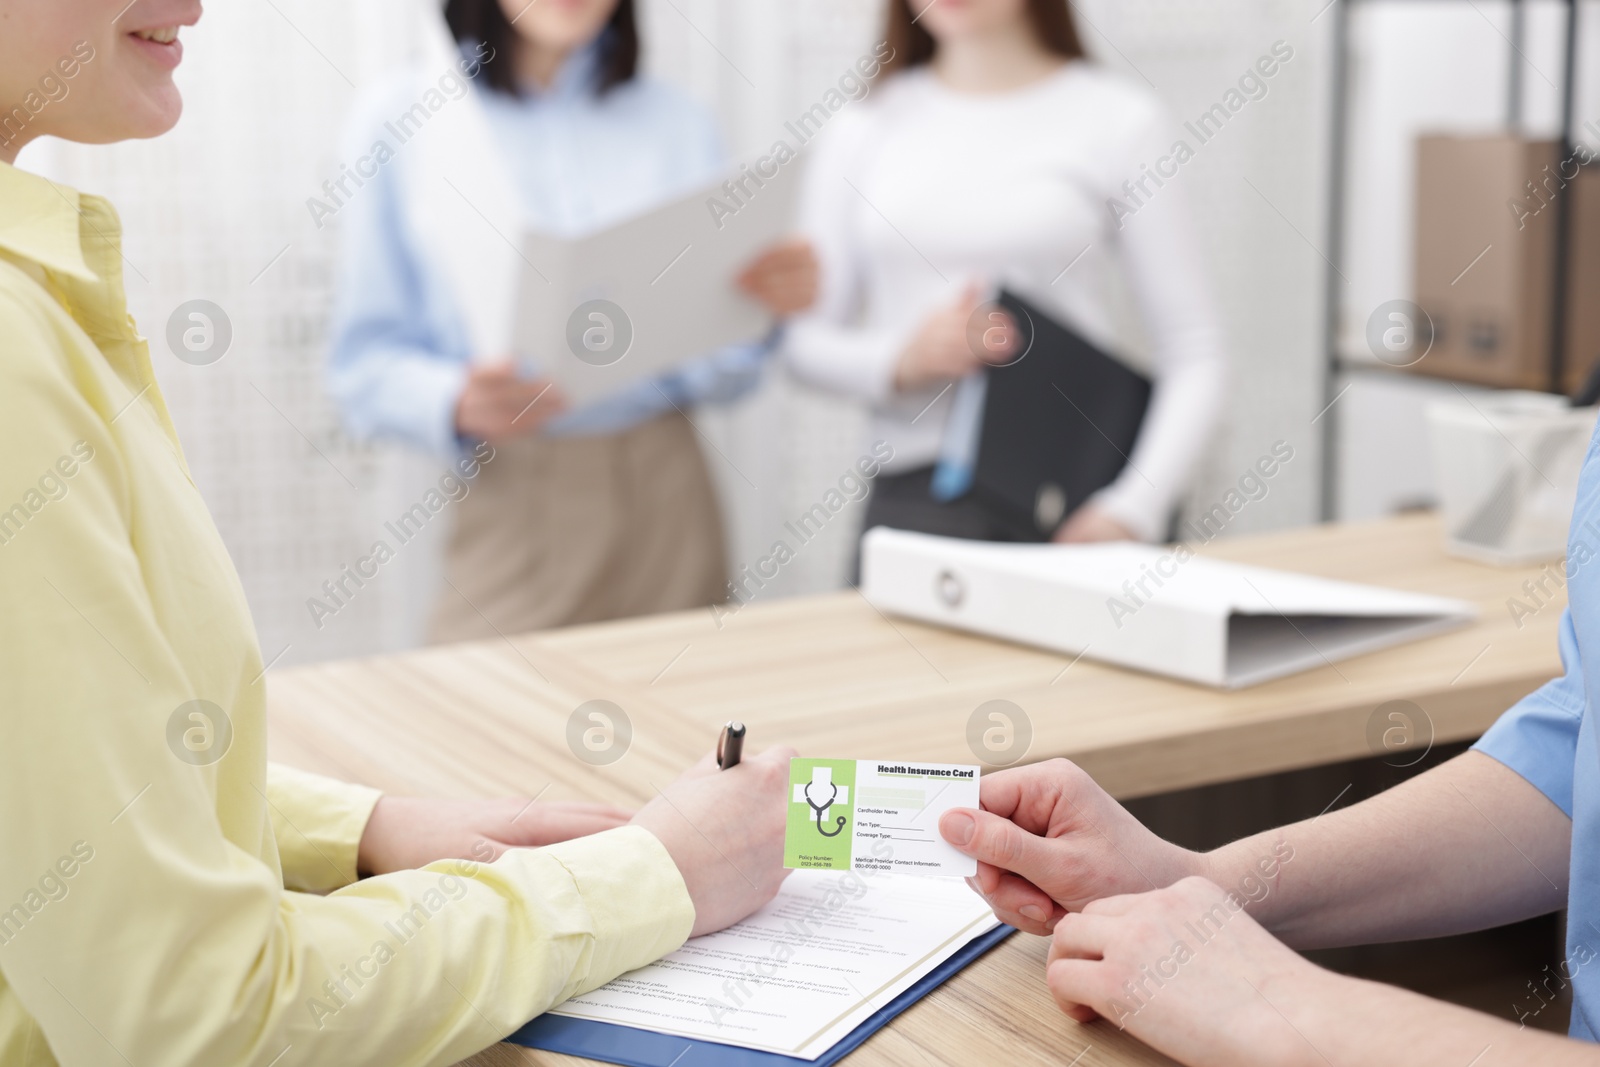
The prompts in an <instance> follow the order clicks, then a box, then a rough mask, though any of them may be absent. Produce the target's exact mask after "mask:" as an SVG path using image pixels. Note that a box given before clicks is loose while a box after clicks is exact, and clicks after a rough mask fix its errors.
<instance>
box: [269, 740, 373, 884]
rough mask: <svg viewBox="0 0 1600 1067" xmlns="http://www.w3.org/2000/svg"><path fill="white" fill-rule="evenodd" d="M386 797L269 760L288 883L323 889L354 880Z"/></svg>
mask: <svg viewBox="0 0 1600 1067" xmlns="http://www.w3.org/2000/svg"><path fill="white" fill-rule="evenodd" d="M381 795H382V794H381V793H379V792H378V791H377V790H376V789H369V788H367V787H366V786H364V785H353V784H351V783H349V782H340V781H336V780H334V779H332V778H323V777H321V776H320V775H315V774H308V773H307V772H305V771H297V770H294V769H293V768H291V767H285V766H282V765H281V764H277V763H269V764H268V765H267V802H268V803H269V804H270V805H271V807H272V836H273V837H274V838H276V839H277V843H278V862H279V863H281V864H282V865H283V884H284V886H285V887H287V888H289V889H296V890H300V891H302V892H307V893H323V892H327V891H328V890H330V889H338V888H339V887H341V886H347V885H349V884H350V883H351V882H354V881H355V880H356V877H357V875H356V852H357V850H358V848H359V847H360V845H361V835H362V833H363V832H365V830H366V828H367V820H368V819H369V818H371V817H372V809H373V807H374V806H375V805H376V804H377V803H378V798H379V797H380V796H381Z"/></svg>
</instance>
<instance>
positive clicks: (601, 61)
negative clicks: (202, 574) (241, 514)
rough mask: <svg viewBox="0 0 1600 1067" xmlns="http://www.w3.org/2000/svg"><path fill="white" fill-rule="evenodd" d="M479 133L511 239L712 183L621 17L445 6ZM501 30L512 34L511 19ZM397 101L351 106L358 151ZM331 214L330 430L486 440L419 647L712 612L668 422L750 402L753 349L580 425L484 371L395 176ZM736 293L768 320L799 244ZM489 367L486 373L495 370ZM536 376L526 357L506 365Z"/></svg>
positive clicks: (599, 407)
mask: <svg viewBox="0 0 1600 1067" xmlns="http://www.w3.org/2000/svg"><path fill="white" fill-rule="evenodd" d="M446 19H447V21H448V22H449V24H450V28H451V31H452V32H453V34H454V35H455V37H456V39H457V41H458V42H460V43H461V44H462V46H463V49H464V50H466V51H467V53H468V54H470V55H479V56H482V57H483V59H484V62H483V64H482V69H481V71H478V72H477V76H476V82H477V84H478V85H479V87H480V88H481V89H485V90H487V91H485V92H483V93H481V97H482V103H483V108H484V112H485V117H486V119H487V122H488V125H489V128H490V131H491V133H492V135H493V136H494V139H495V142H496V146H497V148H498V150H499V152H500V154H501V156H502V157H503V160H504V163H505V165H506V167H507V169H508V171H509V173H510V175H511V177H512V180H513V182H514V184H515V185H516V188H517V192H518V194H519V196H520V198H521V202H522V207H523V210H524V211H525V212H526V216H527V218H528V221H529V223H530V224H531V225H532V226H534V227H535V228H537V229H539V230H542V231H544V232H546V233H551V234H555V235H558V236H576V235H580V234H583V233H587V232H590V231H593V230H597V229H601V228H604V227H606V226H608V225H611V224H613V223H616V222H619V221H622V220H624V219H626V218H628V217H630V216H633V215H636V214H639V213H641V212H643V211H646V210H648V209H650V208H652V207H655V206H657V205H658V204H660V203H662V202H664V201H667V200H670V199H672V198H674V197H677V196H680V195H683V194H685V193H687V192H690V191H691V190H693V189H695V188H697V187H700V186H703V185H705V184H707V183H709V182H712V181H713V180H715V179H718V178H721V177H724V176H725V173H726V170H727V157H726V155H725V153H724V150H723V147H722V143H721V138H720V137H719V135H718V133H717V129H716V124H715V121H714V119H713V118H712V116H711V115H710V114H709V113H708V111H707V110H706V109H705V108H703V107H702V106H701V105H699V104H698V103H696V102H695V101H693V100H692V99H690V98H689V97H687V96H686V95H684V94H682V93H680V92H678V91H676V90H674V89H672V88H669V87H667V86H665V85H662V84H660V83H658V82H655V81H652V80H650V79H647V78H644V77H641V76H638V75H637V74H636V72H635V68H636V66H637V61H638V51H639V45H638V34H637V27H636V24H635V15H634V7H633V0H539V3H537V4H533V5H529V4H526V0H450V2H449V3H448V4H447V6H446ZM513 20H515V21H514V22H513ZM412 92H414V88H413V86H412V85H411V84H410V83H409V82H407V83H405V84H395V85H393V86H390V87H388V88H386V89H383V90H380V91H377V92H374V93H372V94H370V95H369V96H368V97H367V98H366V99H365V100H363V101H362V103H361V105H360V106H359V107H358V110H357V114H356V117H355V120H354V122H353V126H352V132H353V135H354V136H353V140H354V141H355V142H356V143H368V144H370V143H371V142H372V140H373V135H374V134H376V133H378V132H379V131H381V129H382V127H383V124H384V122H385V119H386V117H388V116H392V115H394V114H398V113H401V112H403V111H404V110H405V108H406V106H407V104H408V103H410V102H411V101H410V99H409V94H411V93H412ZM400 162H401V165H390V166H386V167H383V168H380V170H379V172H378V174H377V176H376V177H375V178H374V179H372V180H371V181H369V182H367V183H366V184H365V186H364V187H363V188H362V190H361V193H360V195H359V196H356V197H352V198H351V200H350V202H349V203H348V205H346V206H345V208H344V209H343V210H342V212H341V218H340V224H341V225H342V226H343V227H344V235H343V240H344V254H343V261H342V266H341V278H340V295H339V300H338V304H337V307H336V310H335V322H334V344H333V351H332V356H331V361H330V369H329V370H330V385H331V388H332V391H333V394H334V396H335V398H336V400H337V401H338V403H339V406H340V408H341V410H342V412H343V416H344V420H345V423H346V425H347V427H348V428H349V429H350V431H351V432H352V433H354V434H355V435H357V436H359V437H389V438H396V439H400V440H403V441H407V442H410V443H412V444H414V445H416V446H418V447H421V448H424V449H427V450H429V451H431V452H434V453H436V454H440V455H453V453H454V452H455V451H456V450H457V449H459V448H461V447H463V446H464V445H466V444H468V443H470V442H477V441H486V442H488V443H489V444H490V445H491V446H492V451H487V452H482V453H481V454H488V455H492V456H493V458H492V460H490V461H489V462H487V463H484V464H482V466H481V469H480V472H479V474H478V475H477V477H476V479H475V481H474V484H473V491H472V492H471V494H469V495H468V496H467V498H466V499H464V500H463V501H461V503H460V504H459V505H458V506H457V508H456V516H455V518H456V525H455V529H454V533H453V534H452V537H451V542H450V547H449V551H448V557H447V561H446V575H447V577H448V579H449V586H450V588H448V589H447V590H446V593H445V596H444V598H443V599H442V601H441V602H440V605H439V608H438V611H437V612H436V615H435V619H434V625H433V637H434V639H435V640H460V639H468V638H473V637H491V636H494V634H495V633H496V632H497V631H500V632H506V633H512V632H518V631H525V630H531V629H540V628H543V627H547V626H555V625H562V624H566V623H571V622H582V621H592V620H598V619H605V618H615V617H620V616H626V615H636V614H647V613H651V612H656V611H666V610H673V609H679V608H688V607H694V606H698V605H701V604H708V603H712V602H714V601H716V600H718V599H720V598H721V597H722V596H723V595H724V594H725V587H726V585H725V583H726V579H727V574H726V566H727V564H726V559H725V551H724V547H723V535H722V524H721V515H720V511H719V509H718V506H717V502H716V497H715V494H714V491H713V488H712V485H711V479H710V475H709V472H708V470H707V469H706V464H705V460H704V458H703V456H702V454H701V452H700V448H699V445H698V443H697V441H696V440H695V434H694V430H693V427H692V426H691V425H690V423H689V421H688V419H687V416H686V414H685V412H686V411H687V410H688V409H690V408H691V407H693V406H694V405H697V404H701V403H708V402H727V401H732V400H735V399H737V398H739V397H741V396H743V395H744V394H746V393H747V392H749V391H750V390H751V389H753V388H754V387H755V385H756V384H757V382H758V380H759V377H760V374H761V372H762V368H763V366H764V364H765V362H766V359H767V356H768V353H769V350H770V348H771V345H770V343H767V342H762V343H753V344H748V345H741V346H734V347H730V348H727V349H724V350H721V351H719V352H715V353H712V354H710V355H708V356H706V357H704V358H703V359H701V360H699V361H698V362H695V363H691V364H689V365H687V366H685V367H684V368H682V369H680V370H679V371H677V372H675V373H673V374H670V375H668V376H665V377H663V378H660V379H657V380H654V381H645V382H639V383H636V384H635V385H634V386H632V387H629V388H626V389H624V390H623V391H621V392H618V393H616V394H614V395H612V396H609V397H606V398H604V399H603V400H601V401H598V402H595V403H593V404H591V405H588V406H586V407H583V408H581V409H578V410H573V411H567V410H564V408H563V405H562V402H561V401H560V400H559V397H558V396H557V394H555V393H554V392H551V393H546V392H545V387H546V385H547V383H545V382H543V381H536V380H528V379H526V378H525V377H523V376H521V375H519V374H518V372H517V371H516V369H515V367H514V366H513V364H512V362H511V359H510V356H509V354H506V358H505V359H504V360H503V361H496V362H489V363H485V362H484V361H483V360H481V359H479V358H477V357H480V356H482V355H484V354H483V353H476V352H473V351H472V346H471V342H470V341H469V338H468V332H467V329H466V325H465V322H464V320H463V317H462V314H461V313H460V310H459V309H458V308H457V307H456V306H454V302H453V300H452V299H451V296H450V291H449V289H448V287H447V286H446V284H445V283H444V279H443V278H442V277H441V276H440V271H439V270H438V269H437V268H436V267H435V266H434V264H433V263H432V262H431V260H430V257H428V256H427V255H426V254H425V253H424V250H423V247H422V242H421V240H420V239H419V236H418V232H417V227H416V226H415V225H414V224H413V220H412V219H410V218H408V211H410V210H414V209H413V208H411V207H410V203H411V202H410V201H408V199H407V197H406V195H405V189H404V183H405V182H406V181H407V170H406V167H405V166H404V165H403V162H404V161H403V160H402V161H400ZM740 285H741V287H742V288H744V290H745V291H746V292H747V293H748V294H749V295H750V296H752V297H754V298H755V299H757V300H759V301H760V302H761V303H763V304H764V305H766V307H767V308H768V309H769V310H771V311H772V312H773V313H774V314H775V315H778V316H782V315H785V314H788V313H790V312H793V311H796V310H799V309H801V308H803V307H805V306H807V305H808V304H809V303H810V302H811V299H812V296H813V294H814V291H815V263H814V260H813V258H812V256H811V253H810V250H809V247H808V246H806V245H805V244H803V243H799V242H795V243H786V244H782V245H779V246H776V247H774V248H773V249H770V250H769V251H768V252H767V253H766V254H764V255H763V256H761V257H759V258H758V259H757V260H756V261H755V262H754V263H753V264H751V266H750V268H749V269H748V270H747V271H746V272H745V273H744V275H743V276H742V278H741V279H740ZM491 355H495V356H498V355H500V354H498V353H494V354H491ZM519 355H523V356H528V357H531V358H532V359H533V360H534V361H535V362H537V360H538V359H539V357H540V353H519Z"/></svg>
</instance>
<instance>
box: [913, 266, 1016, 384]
mask: <svg viewBox="0 0 1600 1067" xmlns="http://www.w3.org/2000/svg"><path fill="white" fill-rule="evenodd" d="M982 295H983V288H982V287H981V286H980V285H979V284H978V283H977V282H969V283H968V284H967V287H966V288H965V289H963V290H962V291H961V295H960V296H959V297H957V298H956V299H955V300H954V301H953V302H951V303H949V304H946V305H944V306H943V307H941V308H939V309H937V310H935V311H934V312H933V313H932V314H931V315H929V316H928V317H927V318H925V319H923V320H922V326H921V327H920V328H919V329H918V330H917V332H916V333H915V334H914V335H913V336H912V338H911V340H910V342H909V343H907V345H906V346H905V348H903V349H901V351H900V359H899V362H898V363H896V364H895V372H894V384H895V388H897V389H917V388H920V387H922V386H926V385H932V384H934V383H937V382H944V381H950V380H951V379H954V378H965V377H966V376H967V375H969V374H971V373H973V372H974V371H977V370H979V369H981V368H982V367H983V366H984V365H985V364H988V363H1003V362H1005V361H1006V359H1007V358H1008V357H1009V356H1010V354H1011V351H1012V348H1013V347H1014V345H1015V342H1016V337H1017V330H1016V327H1015V325H1014V324H1013V323H1012V321H1011V317H1010V316H1009V315H1007V314H1006V313H1005V312H1004V311H1002V310H1000V309H999V308H995V309H994V310H993V311H992V312H991V313H990V316H991V317H992V318H993V319H994V322H993V324H992V326H984V327H983V328H981V329H974V324H973V322H972V314H973V312H975V311H977V310H978V308H979V307H980V306H982V304H983V301H982V300H981V299H980V297H981V296H982Z"/></svg>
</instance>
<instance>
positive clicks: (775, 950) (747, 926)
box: [554, 871, 1000, 1060]
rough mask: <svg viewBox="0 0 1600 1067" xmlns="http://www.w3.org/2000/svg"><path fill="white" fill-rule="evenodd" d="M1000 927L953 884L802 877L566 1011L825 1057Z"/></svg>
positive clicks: (886, 877)
mask: <svg viewBox="0 0 1600 1067" xmlns="http://www.w3.org/2000/svg"><path fill="white" fill-rule="evenodd" d="M999 924H1000V923H999V920H998V919H996V918H995V917H994V914H993V913H992V912H991V911H990V910H989V907H988V905H986V904H985V903H984V902H983V901H982V899H980V898H979V897H978V896H977V894H975V893H973V892H972V890H971V889H969V888H967V886H966V884H965V883H964V882H959V881H955V880H953V879H943V878H917V877H913V876H906V875H896V874H879V873H872V872H866V871H846V872H843V873H835V872H828V871H796V872H795V873H794V874H792V875H790V876H789V878H788V880H787V881H786V882H784V885H783V889H782V890H781V891H780V892H779V893H778V896H777V897H776V898H775V899H774V900H773V901H772V903H771V904H769V905H767V906H766V907H765V908H763V909H762V910H761V911H759V912H757V913H756V914H755V915H753V916H751V917H750V918H748V919H746V920H745V921H744V922H741V923H738V924H736V925H734V926H731V927H729V928H728V929H726V930H723V931H721V932H719V933H715V934H708V935H707V936H705V937H697V938H695V939H694V940H692V941H690V942H689V943H688V944H686V945H684V946H683V947H682V948H681V949H679V950H678V951H677V952H674V953H672V954H671V955H669V956H666V957H664V958H663V959H661V960H659V961H657V962H656V963H652V964H650V965H649V966H647V967H642V968H640V969H639V970H637V971H633V972H630V973H628V974H625V975H623V976H621V977H620V978H617V979H616V980H615V981H613V982H611V983H609V984H608V985H605V986H602V987H601V988H599V989H596V990H595V991H594V992H592V993H587V994H584V995H583V996H578V997H574V998H572V999H571V1000H569V1001H567V1002H566V1003H565V1004H563V1005H561V1006H560V1007H559V1008H556V1009H554V1013H555V1014H557V1015H567V1016H572V1017H574V1018H579V1019H595V1020H599V1021H601V1022H608V1023H617V1024H619V1025H622V1026H632V1027H637V1028H640V1029H645V1030H654V1031H656V1032H658V1033H665V1034H676V1035H678V1036H680V1037H686V1038H693V1039H695V1040H702V1041H714V1042H718V1043H720V1044H724V1045H739V1046H742V1047H744V1048H752V1049H761V1050H764V1051H767V1052H776V1053H780V1054H782V1055H785V1056H796V1057H799V1058H801V1059H807V1060H814V1059H816V1058H817V1057H818V1056H821V1055H822V1054H823V1053H824V1052H826V1051H827V1050H828V1049H829V1048H831V1047H832V1046H833V1045H834V1044H835V1043H836V1042H838V1041H839V1040H840V1039H842V1038H844V1037H845V1036H847V1035H848V1034H849V1033H850V1031H852V1030H854V1029H855V1028H856V1027H857V1026H859V1025H860V1024H861V1023H862V1022H863V1021H864V1020H866V1019H867V1018H868V1017H869V1016H871V1015H872V1014H873V1013H874V1012H876V1011H879V1010H880V1009H882V1008H883V1007H884V1006H885V1005H887V1004H888V1003H889V1002H890V1001H892V1000H893V999H894V998H895V997H896V996H898V995H899V994H900V993H902V992H904V991H905V990H906V989H907V988H909V987H910V986H912V985H913V984H915V983H916V982H917V980H918V979H920V978H922V977H923V976H924V975H926V974H927V973H928V972H930V971H932V970H933V969H934V968H936V967H937V966H938V965H939V964H940V963H942V962H943V961H944V960H946V959H948V958H949V957H950V956H952V955H954V954H955V953H956V952H957V951H958V950H959V949H960V948H961V947H962V946H963V945H965V944H966V943H967V942H969V941H971V940H972V939H973V938H975V937H977V936H979V935H980V934H983V933H985V932H987V931H989V930H992V929H994V928H995V927H996V926H998V925H999Z"/></svg>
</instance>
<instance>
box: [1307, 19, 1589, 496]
mask: <svg viewBox="0 0 1600 1067" xmlns="http://www.w3.org/2000/svg"><path fill="white" fill-rule="evenodd" d="M1382 2H1383V0H1332V3H1331V5H1330V10H1329V12H1328V14H1329V15H1330V16H1331V17H1332V18H1333V19H1334V28H1333V70H1332V87H1331V93H1332V122H1331V124H1330V125H1331V128H1330V132H1329V138H1330V140H1329V146H1328V169H1329V173H1328V218H1327V222H1328V228H1327V235H1326V245H1327V249H1328V270H1327V272H1326V274H1325V280H1324V288H1323V315H1324V323H1323V333H1324V336H1323V357H1324V359H1323V404H1324V410H1326V411H1327V415H1326V416H1325V417H1324V419H1323V424H1322V493H1321V496H1322V501H1321V509H1322V519H1323V521H1324V522H1327V521H1330V520H1331V519H1333V518H1334V515H1335V511H1336V505H1337V500H1336V497H1337V494H1338V445H1339V416H1338V412H1337V409H1336V408H1334V409H1329V408H1328V405H1332V404H1333V402H1334V400H1335V399H1336V397H1337V396H1338V388H1339V378H1340V376H1341V375H1342V374H1344V373H1346V372H1347V371H1348V369H1349V368H1347V367H1346V366H1345V362H1344V360H1343V358H1342V357H1341V355H1340V352H1339V342H1340V337H1339V326H1340V321H1341V315H1340V312H1341V310H1342V308H1343V294H1342V293H1341V291H1340V284H1341V282H1340V274H1339V270H1338V267H1339V264H1340V263H1341V262H1342V261H1343V259H1344V245H1345V242H1344V233H1345V199H1346V182H1345V170H1346V162H1347V159H1348V155H1349V140H1350V100H1349V95H1350V94H1349V90H1350V19H1351V12H1352V10H1353V9H1354V8H1355V7H1356V5H1357V4H1358V3H1362V4H1376V3H1382ZM1438 2H1441V3H1443V2H1446V0H1438ZM1467 2H1468V3H1470V2H1472V0H1467ZM1563 2H1564V6H1565V9H1566V50H1565V60H1564V64H1563V67H1562V72H1561V86H1560V90H1561V128H1560V140H1561V155H1560V158H1561V159H1563V160H1567V159H1571V158H1572V156H1573V153H1574V151H1575V146H1576V142H1575V139H1574V137H1573V135H1572V123H1573V117H1574V114H1575V113H1576V93H1577V78H1576V72H1577V58H1578V0H1563ZM1510 3H1511V16H1512V23H1511V36H1510V38H1508V41H1507V44H1508V47H1507V49H1506V63H1507V69H1508V72H1509V75H1508V77H1507V79H1506V82H1507V90H1506V125H1507V126H1508V127H1509V128H1511V129H1517V128H1518V127H1520V126H1521V125H1522V111H1523V101H1522V76H1521V74H1522V72H1521V71H1520V69H1519V66H1518V64H1519V63H1521V62H1522V45H1523V40H1524V35H1525V32H1526V29H1525V28H1526V22H1527V13H1526V11H1525V9H1524V5H1523V0H1510ZM1569 199H1570V197H1567V196H1558V197H1556V198H1555V201H1554V203H1553V205H1552V210H1553V211H1554V213H1555V218H1554V222H1555V230H1556V239H1555V242H1554V245H1555V248H1554V252H1553V254H1554V256H1555V264H1554V271H1553V278H1552V281H1553V284H1552V293H1551V300H1550V316H1551V329H1550V350H1549V355H1548V361H1549V362H1548V365H1549V378H1548V383H1547V385H1546V388H1547V389H1548V390H1549V391H1551V392H1556V393H1559V392H1564V391H1565V390H1564V389H1563V388H1562V384H1561V383H1562V374H1563V370H1564V364H1565V362H1566V344H1567V299H1568V293H1567V279H1568V276H1569V271H1570V269H1571V261H1572V212H1571V210H1570V207H1569V205H1568V200H1569Z"/></svg>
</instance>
